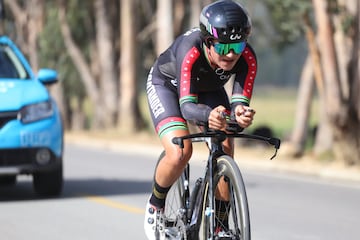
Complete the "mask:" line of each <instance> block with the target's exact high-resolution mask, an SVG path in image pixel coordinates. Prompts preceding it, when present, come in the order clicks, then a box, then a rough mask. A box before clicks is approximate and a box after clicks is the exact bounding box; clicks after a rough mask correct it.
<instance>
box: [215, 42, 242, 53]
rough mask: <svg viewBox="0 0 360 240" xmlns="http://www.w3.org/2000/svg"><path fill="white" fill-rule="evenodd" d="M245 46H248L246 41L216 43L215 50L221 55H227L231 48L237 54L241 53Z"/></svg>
mask: <svg viewBox="0 0 360 240" xmlns="http://www.w3.org/2000/svg"><path fill="white" fill-rule="evenodd" d="M245 47H246V42H237V43H214V48H215V51H216V53H218V54H220V55H226V54H228V53H229V52H230V51H231V50H233V51H234V53H235V54H240V53H242V52H243V51H244V49H245Z"/></svg>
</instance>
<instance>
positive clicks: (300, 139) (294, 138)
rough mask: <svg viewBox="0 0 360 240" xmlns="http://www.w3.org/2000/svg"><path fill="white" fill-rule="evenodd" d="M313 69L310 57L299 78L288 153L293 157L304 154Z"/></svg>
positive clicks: (312, 88)
mask: <svg viewBox="0 0 360 240" xmlns="http://www.w3.org/2000/svg"><path fill="white" fill-rule="evenodd" d="M313 76H314V75H313V68H312V61H311V57H310V55H309V56H308V57H307V59H306V62H305V65H304V67H303V70H302V75H301V78H300V87H299V91H298V98H297V105H296V113H295V126H294V129H293V132H292V135H291V140H290V145H291V147H290V149H291V152H290V153H289V154H290V155H292V156H293V157H300V156H302V154H303V153H304V150H305V144H306V139H307V133H308V132H309V131H308V130H309V118H310V110H311V102H312V99H313V91H314V79H313Z"/></svg>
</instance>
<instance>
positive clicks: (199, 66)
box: [147, 28, 257, 135]
mask: <svg viewBox="0 0 360 240" xmlns="http://www.w3.org/2000/svg"><path fill="white" fill-rule="evenodd" d="M204 51H205V45H204V42H203V40H202V38H201V35H200V31H199V29H197V28H195V29H192V30H190V31H188V32H186V33H185V34H183V35H181V36H179V37H178V38H177V39H176V40H175V41H174V42H173V44H172V45H171V46H170V47H169V48H168V49H167V50H166V51H165V52H163V53H162V54H161V55H160V56H159V57H158V59H157V61H156V62H155V64H154V66H153V67H152V69H151V71H150V74H149V76H148V81H147V95H148V103H149V108H150V110H151V116H152V119H153V122H154V124H155V127H156V130H157V132H158V133H159V134H160V135H162V134H163V133H164V132H165V130H166V131H168V130H170V129H176V128H187V126H186V121H185V120H196V121H203V122H207V121H208V117H209V114H210V112H211V110H212V109H213V108H215V107H217V106H218V105H224V106H225V107H226V108H228V110H229V111H231V110H234V108H235V106H237V105H239V104H242V105H246V106H248V105H249V103H250V99H251V95H252V89H253V85H254V79H255V76H256V70H257V61H256V55H255V52H254V50H253V49H252V48H251V46H250V45H249V44H247V46H246V48H245V50H244V51H243V52H242V54H241V57H240V58H239V60H238V62H237V63H236V64H235V66H234V67H233V69H232V70H231V71H224V70H223V69H221V68H218V69H213V68H212V67H211V66H210V64H209V62H208V60H207V58H206V54H205V52H204ZM233 74H234V75H235V77H234V85H233V91H232V95H231V96H230V102H229V100H228V97H227V95H226V93H225V90H224V85H225V84H226V82H228V80H229V79H230V77H231V76H232V75H233Z"/></svg>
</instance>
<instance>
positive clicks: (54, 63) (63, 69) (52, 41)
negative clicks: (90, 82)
mask: <svg viewBox="0 0 360 240" xmlns="http://www.w3.org/2000/svg"><path fill="white" fill-rule="evenodd" d="M45 17H46V24H45V26H44V29H43V31H42V32H41V35H40V37H39V65H40V67H49V68H54V69H56V70H57V71H58V72H59V80H60V81H62V85H63V87H64V94H65V99H71V98H72V97H76V98H80V99H82V98H84V97H85V95H86V93H85V91H84V87H83V84H82V81H81V79H80V77H79V75H78V72H77V70H76V69H75V68H74V64H72V61H71V60H70V58H69V56H68V54H67V52H66V51H64V49H65V45H64V42H63V39H62V37H59V36H61V32H60V26H59V21H58V11H57V7H56V4H54V3H52V2H48V3H47V11H46V16H45Z"/></svg>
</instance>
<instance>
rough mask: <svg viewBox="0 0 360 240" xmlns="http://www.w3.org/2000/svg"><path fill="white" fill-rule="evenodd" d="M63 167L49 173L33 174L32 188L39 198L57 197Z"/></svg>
mask: <svg viewBox="0 0 360 240" xmlns="http://www.w3.org/2000/svg"><path fill="white" fill-rule="evenodd" d="M63 182H64V178H63V165H62V163H61V164H59V166H58V167H57V168H55V169H53V170H51V171H46V172H38V173H34V174H33V187H34V190H35V192H36V193H37V194H39V195H41V196H45V197H47V196H49V197H50V196H58V195H59V194H60V193H61V191H62V187H63Z"/></svg>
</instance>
